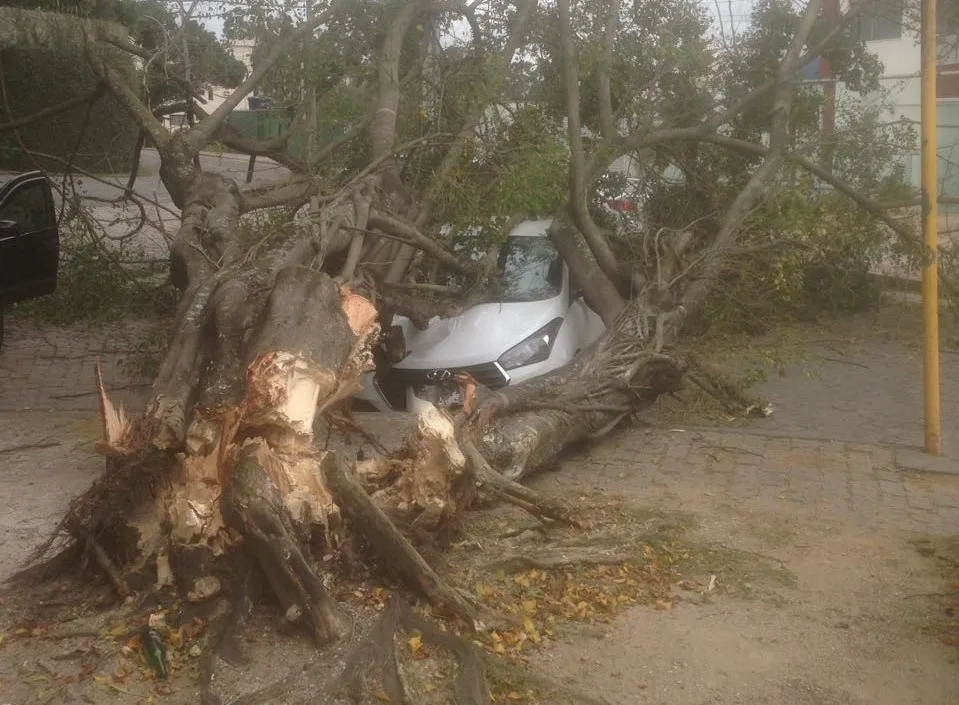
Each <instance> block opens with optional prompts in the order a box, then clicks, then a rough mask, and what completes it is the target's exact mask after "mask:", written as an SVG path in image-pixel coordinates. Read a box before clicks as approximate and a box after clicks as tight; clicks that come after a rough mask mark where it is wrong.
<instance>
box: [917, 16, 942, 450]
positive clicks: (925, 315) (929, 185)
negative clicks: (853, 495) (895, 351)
mask: <svg viewBox="0 0 959 705" xmlns="http://www.w3.org/2000/svg"><path fill="white" fill-rule="evenodd" d="M936 1H937V0H922V33H921V38H920V41H921V44H922V49H921V56H922V123H921V132H922V240H923V247H922V322H923V331H924V335H923V397H924V402H925V403H924V412H925V441H926V452H927V453H930V454H931V455H941V454H942V418H941V409H940V406H939V232H938V229H939V209H938V204H937V200H938V197H939V174H938V168H937V164H936V159H937V158H938V156H937V153H936V71H937V69H938V67H937V61H936Z"/></svg>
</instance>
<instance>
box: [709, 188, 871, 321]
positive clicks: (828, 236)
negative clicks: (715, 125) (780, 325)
mask: <svg viewBox="0 0 959 705" xmlns="http://www.w3.org/2000/svg"><path fill="white" fill-rule="evenodd" d="M745 236H746V237H745V238H744V242H745V244H744V247H743V249H742V250H741V251H740V252H739V253H737V254H736V255H734V256H733V257H731V258H730V261H729V263H728V267H727V269H726V271H725V273H724V275H723V277H722V279H721V282H720V284H719V285H718V286H717V287H715V289H714V290H713V292H712V295H711V296H710V298H709V300H708V301H707V303H706V305H705V307H704V310H703V313H702V317H703V320H702V321H701V322H702V323H705V324H707V325H709V326H711V327H716V328H719V329H723V330H729V331H733V332H747V333H759V332H762V331H764V330H766V329H767V328H768V327H769V326H770V325H771V324H773V323H775V322H780V321H784V320H812V319H816V318H818V317H819V316H822V315H837V314H841V313H850V312H856V311H864V310H869V309H871V308H874V307H875V306H877V305H878V303H879V295H880V288H879V284H878V282H877V281H876V279H875V278H874V277H873V276H872V275H871V274H870V270H871V268H872V267H873V266H874V265H876V264H877V263H878V262H880V261H882V259H883V258H884V256H885V254H886V251H887V248H888V242H889V239H888V232H886V231H885V230H884V229H883V228H880V227H879V226H877V224H876V223H875V221H874V220H873V219H872V218H871V217H869V216H868V215H866V214H864V213H863V212H862V211H861V209H859V208H858V206H856V205H855V204H852V203H850V202H849V201H848V199H846V198H845V197H843V196H840V195H837V194H834V193H831V192H828V191H823V190H821V189H817V188H816V186H815V185H814V184H813V183H812V181H811V180H808V179H807V180H804V181H801V182H799V183H797V184H795V185H794V187H793V188H792V189H790V190H788V191H787V190H782V191H778V192H776V193H775V194H773V195H772V196H770V197H769V198H768V199H767V201H766V203H765V204H764V205H763V206H762V207H761V208H760V209H758V210H757V211H756V212H754V213H753V214H752V216H751V217H750V218H749V221H748V223H747V225H746V228H745Z"/></svg>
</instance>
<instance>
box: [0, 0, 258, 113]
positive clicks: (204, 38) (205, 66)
mask: <svg viewBox="0 0 959 705" xmlns="http://www.w3.org/2000/svg"><path fill="white" fill-rule="evenodd" d="M0 4H2V5H7V6H11V7H19V8H23V9H29V10H44V11H47V12H58V13H62V14H70V15H76V16H77V17H83V18H86V19H93V20H106V21H110V22H117V23H119V24H121V25H123V26H124V27H126V28H127V29H128V30H129V31H130V35H131V37H132V39H133V40H134V41H135V42H136V43H137V44H139V45H140V46H142V47H143V48H145V49H148V50H151V51H155V50H159V49H165V50H166V63H164V62H162V61H158V62H153V63H152V64H151V66H150V69H149V75H148V77H147V79H148V80H147V81H146V85H147V88H148V91H149V98H150V101H151V103H152V104H153V105H159V104H161V103H163V102H166V101H169V100H171V99H178V100H179V99H182V97H183V89H182V87H181V86H180V84H179V83H177V82H176V81H174V80H172V79H171V77H182V76H184V75H185V74H184V62H183V42H182V40H181V39H180V37H181V34H180V29H181V19H180V15H179V13H178V12H174V8H176V5H175V4H173V3H170V2H165V1H164V0H3V2H2V3H0ZM183 35H184V36H185V38H186V45H187V50H188V52H189V57H190V70H191V74H192V81H193V84H194V85H196V86H200V87H205V86H210V85H216V86H223V87H225V88H235V87H237V86H239V85H240V83H241V82H242V81H243V79H244V78H245V77H246V67H245V66H244V65H243V63H242V62H241V61H238V60H237V59H236V58H234V57H233V55H232V54H231V53H230V52H229V51H228V50H227V47H226V46H225V45H224V44H221V43H220V42H219V40H218V39H217V38H216V36H215V35H214V34H213V33H212V32H209V31H207V30H206V29H205V28H204V27H203V26H202V25H201V24H200V23H199V22H197V21H196V20H195V19H194V20H188V21H187V23H186V27H185V29H184V32H183ZM65 85H66V84H65Z"/></svg>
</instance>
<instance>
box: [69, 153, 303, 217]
mask: <svg viewBox="0 0 959 705" xmlns="http://www.w3.org/2000/svg"><path fill="white" fill-rule="evenodd" d="M200 164H201V166H202V167H203V169H205V170H207V171H215V172H219V173H221V174H224V175H226V176H230V177H231V178H233V179H234V180H236V181H237V183H241V184H242V183H244V182H245V181H246V170H247V165H248V164H249V157H247V156H245V155H238V154H223V155H216V154H212V153H208V152H207V153H203V154H201V155H200ZM140 174H141V175H140V176H137V178H136V182H135V185H134V190H135V191H136V192H137V193H140V194H142V195H144V196H147V197H149V198H153V199H155V200H156V201H158V202H159V203H161V204H163V205H165V206H167V207H170V208H174V206H173V201H172V200H171V199H170V195H169V194H168V193H167V191H166V188H165V187H164V186H163V184H162V183H161V182H160V155H159V154H158V153H157V151H156V150H155V149H144V150H143V154H142V156H141V157H140ZM289 174H290V172H289V171H288V170H287V169H286V168H285V167H282V166H280V165H278V164H277V163H276V162H274V161H272V160H270V159H266V158H263V157H260V158H258V159H257V160H256V168H255V170H254V175H253V181H254V183H269V182H270V181H279V180H282V179H284V178H286V177H287V176H289ZM126 180H127V175H126V174H118V175H114V176H101V177H98V179H92V178H80V179H79V180H78V181H79V183H80V189H79V190H80V192H81V194H82V195H84V196H89V197H93V198H97V199H113V198H116V197H117V196H119V195H120V194H121V193H122V192H123V188H124V186H125V185H126Z"/></svg>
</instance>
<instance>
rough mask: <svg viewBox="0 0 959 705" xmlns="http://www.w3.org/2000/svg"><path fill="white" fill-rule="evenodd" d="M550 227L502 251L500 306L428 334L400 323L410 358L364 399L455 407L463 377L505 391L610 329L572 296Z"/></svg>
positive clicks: (386, 406)
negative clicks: (459, 379) (456, 378)
mask: <svg viewBox="0 0 959 705" xmlns="http://www.w3.org/2000/svg"><path fill="white" fill-rule="evenodd" d="M550 222H551V221H549V220H538V221H526V222H524V223H521V224H520V225H518V226H517V227H516V228H514V229H513V230H512V231H511V232H510V234H509V235H508V237H507V238H506V242H505V244H504V245H503V247H502V248H501V249H500V259H499V265H500V268H501V272H502V281H503V291H502V292H501V295H500V296H499V297H497V300H496V301H495V302H491V303H483V304H478V305H476V306H473V307H472V308H470V309H468V310H467V311H465V312H464V313H462V314H461V315H459V316H455V317H452V318H440V317H438V316H437V317H434V318H432V319H431V320H430V321H429V324H428V326H427V328H426V329H425V330H419V329H417V328H416V327H415V326H414V325H413V324H412V322H410V320H409V319H408V318H406V317H404V316H396V317H395V318H394V319H393V325H394V326H400V327H401V328H402V330H403V335H404V337H405V342H406V352H407V354H406V357H405V358H403V360H402V361H401V362H398V363H396V364H394V365H392V367H391V368H390V369H389V370H385V371H377V373H376V374H375V375H367V377H366V379H365V382H366V384H365V389H364V390H363V392H361V393H360V394H359V395H357V396H358V398H360V399H363V400H365V401H367V402H369V403H371V404H372V405H373V406H374V407H376V408H377V409H379V410H381V411H387V410H404V409H405V410H407V411H413V412H419V411H421V410H422V409H424V408H425V407H426V406H427V405H429V404H434V405H436V406H441V407H444V406H447V407H448V406H456V405H458V404H460V403H461V402H462V400H461V398H460V389H459V386H458V385H457V384H456V382H455V381H454V380H453V375H454V373H456V372H459V371H465V372H468V373H469V374H471V375H472V376H473V377H474V378H475V379H476V380H477V381H478V382H480V383H481V384H483V385H485V386H486V387H488V388H489V389H501V388H503V387H505V386H507V385H510V384H517V383H519V382H522V381H524V380H527V379H530V378H532V377H538V376H539V375H542V374H545V373H546V372H549V371H550V370H554V369H556V368H558V367H562V366H563V365H565V364H566V363H567V362H569V361H570V360H572V359H573V356H574V355H576V353H578V352H579V351H580V350H582V349H583V348H585V347H587V346H588V345H590V344H591V343H593V342H594V341H595V340H596V339H597V338H599V336H601V335H602V334H603V332H604V331H605V330H606V327H605V325H604V324H603V320H602V319H601V318H600V317H599V315H597V314H596V313H595V312H594V311H593V310H592V309H590V308H589V306H587V305H586V302H585V301H584V300H583V298H582V296H580V295H579V294H578V293H576V292H575V291H574V290H573V288H572V285H571V281H570V276H569V270H568V268H567V267H566V264H565V262H563V260H562V258H561V257H560V255H559V252H558V251H557V250H556V248H555V246H554V245H553V243H552V241H551V240H550V239H549V236H548V234H547V231H548V229H549V226H550Z"/></svg>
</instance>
